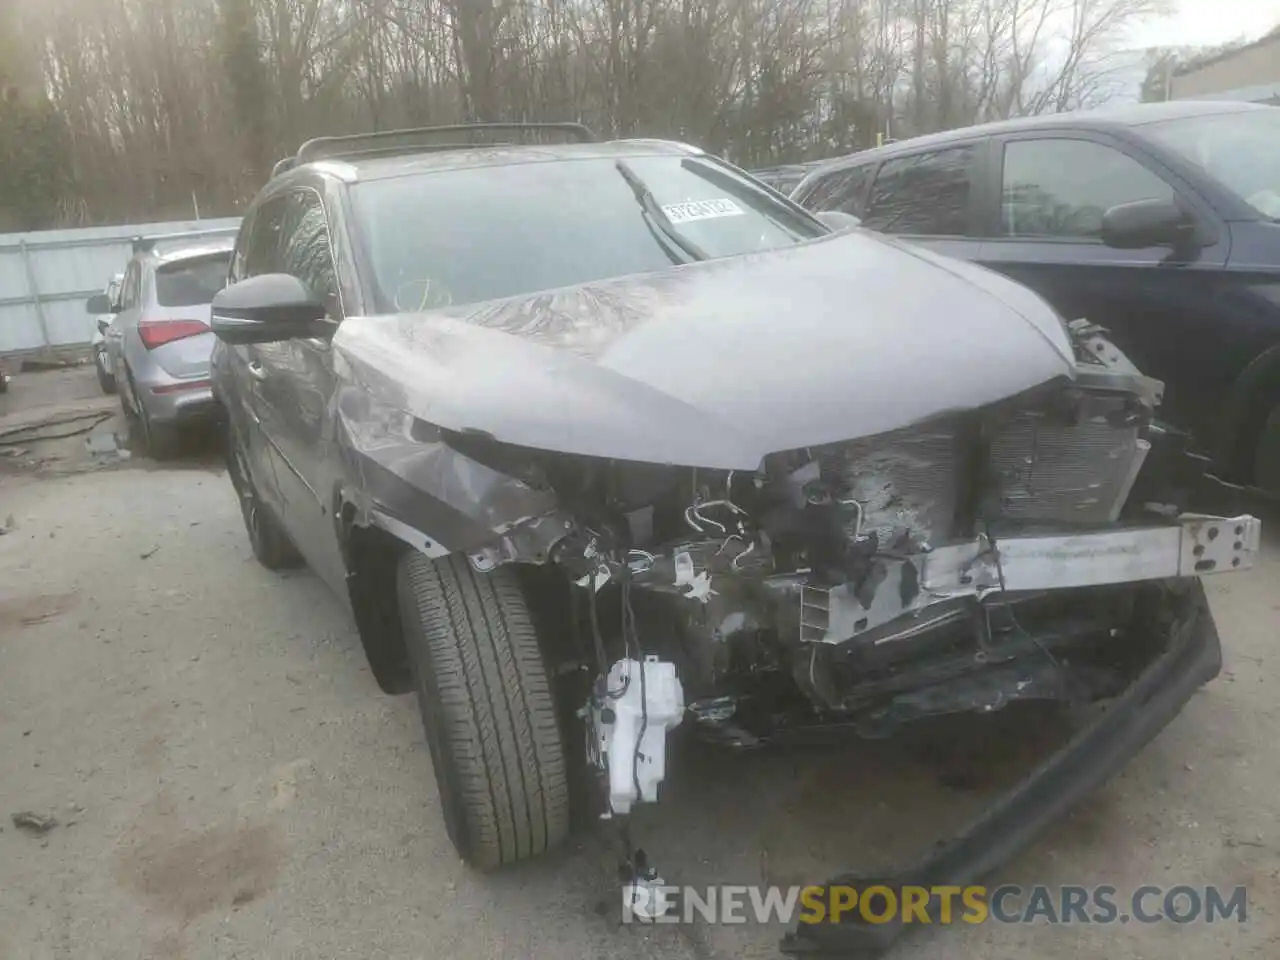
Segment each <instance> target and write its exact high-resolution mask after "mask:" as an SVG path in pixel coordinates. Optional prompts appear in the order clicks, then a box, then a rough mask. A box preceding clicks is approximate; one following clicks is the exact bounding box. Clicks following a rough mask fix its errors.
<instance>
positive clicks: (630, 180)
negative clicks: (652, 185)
mask: <svg viewBox="0 0 1280 960" xmlns="http://www.w3.org/2000/svg"><path fill="white" fill-rule="evenodd" d="M614 166H615V167H617V168H618V172H619V173H620V174H622V179H623V180H625V181H627V186H629V187H630V188H631V192H632V193H633V194H635V198H636V203H638V204H640V209H641V210H643V211H644V215H645V220H646V222H648V224H649V228H650V229H651V230H654V231H656V232H658V233H660V234H661V235H662V236H663V237H665V238H666V239H667V241H668V243H670V244H671V245H673V246H675V247H676V248H677V249H679V250H680V252H681V253H683V254H684V255H685V256H686V257H688V258H689V259H690V260H709V259H711V258H710V256H708V254H707V252H706V251H705V250H703V249H702V248H701V247H700V246H698V245H697V244H696V243H694V242H693V241H692V240H690V239H689V238H688V237H684V236H681V234H680V231H679V230H677V229H676V225H675V224H674V223H672V222H671V218H670V217H668V216H667V214H666V211H664V210H663V209H662V206H661V205H660V204H659V203H658V201H657V200H655V199H654V196H653V191H652V190H650V189H649V187H648V186H647V185H646V184H645V182H644V181H643V180H641V179H640V175H639V174H637V173H636V172H635V171H634V170H632V169H631V167H630V166H628V164H627V162H626V161H625V160H619V161H617V162H616V163H615V164H614Z"/></svg>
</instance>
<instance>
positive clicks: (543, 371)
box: [333, 230, 1074, 470]
mask: <svg viewBox="0 0 1280 960" xmlns="http://www.w3.org/2000/svg"><path fill="white" fill-rule="evenodd" d="M549 242H550V241H549ZM333 348H334V352H335V359H336V367H337V369H338V372H339V375H340V376H341V377H343V378H344V379H346V380H347V381H348V383H347V386H349V387H352V388H357V389H360V390H361V392H364V393H366V395H367V396H368V399H370V400H372V401H374V403H375V405H377V406H383V405H386V406H391V407H394V408H396V409H399V410H403V411H404V412H407V413H409V414H411V415H412V416H414V417H416V418H418V419H421V420H424V421H426V422H428V423H430V424H434V425H437V426H440V427H444V428H446V429H450V430H458V431H461V430H477V431H483V432H485V433H487V434H490V435H492V436H493V437H494V438H496V439H498V440H501V441H504V442H508V443H513V444H519V445H522V446H529V447H536V448H540V449H546V450H555V451H561V452H565V453H576V454H585V455H590V456H602V457H613V458H618V459H625V460H639V461H648V462H656V463H673V464H681V465H689V466H703V467H713V468H721V469H743V470H754V469H756V468H757V467H758V466H759V464H760V462H761V460H762V459H763V458H764V456H765V455H766V454H769V453H773V452H775V451H779V450H788V449H794V448H798V447H805V446H816V445H819V444H823V443H831V442H836V441H840V440H847V439H852V438H855V437H863V436H872V435H875V434H878V433H883V432H885V431H888V430H893V429H896V428H899V427H903V426H907V425H909V424H912V423H915V422H918V421H921V420H925V419H927V418H930V417H932V416H935V415H938V414H940V413H944V412H947V411H952V410H963V409H970V408H974V407H978V406H982V405H985V404H988V403H991V402H994V401H996V400H999V399H1003V398H1005V397H1008V396H1011V395H1013V394H1017V393H1020V392H1022V391H1024V390H1028V389H1030V388H1032V387H1034V386H1037V385H1038V384H1041V383H1044V382H1045V381H1047V380H1050V379H1052V378H1054V377H1061V376H1067V377H1070V376H1071V375H1072V373H1073V370H1074V359H1073V354H1072V348H1071V343H1070V339H1069V337H1068V335H1067V332H1066V330H1065V329H1064V327H1063V325H1062V323H1061V322H1060V320H1059V318H1058V317H1057V315H1056V314H1055V313H1054V311H1053V310H1052V309H1051V308H1050V307H1049V306H1048V305H1047V304H1046V303H1045V302H1044V301H1043V300H1041V299H1040V298H1039V297H1038V296H1036V295H1035V294H1034V293H1032V292H1031V291H1029V290H1027V289H1026V288H1024V287H1021V286H1019V285H1017V284H1015V283H1013V282H1012V281H1009V280H1007V279H1005V278H1003V277H1000V276H999V275H997V274H994V273H992V272H990V271H987V270H984V269H982V268H980V267H975V266H972V265H969V264H965V263H961V262H959V261H955V260H951V259H949V258H945V257H940V256H936V255H934V254H932V253H929V252H927V251H924V250H922V249H920V248H917V247H912V246H908V245H905V244H900V243H897V242H894V241H890V240H886V239H884V238H882V237H878V236H876V235H873V234H870V233H866V232H863V231H857V230H855V231H852V232H846V233H842V234H838V235H835V236H831V237H827V238H823V239H821V240H818V241H813V242H810V243H806V244H802V245H799V246H795V247H790V248H787V249H784V250H778V251H772V252H770V253H765V254H758V255H751V256H744V257H733V258H727V259H723V260H715V261H708V262H705V263H697V264H690V265H687V266H680V267H673V268H672V269H671V270H667V271H661V272H658V273H650V274H644V275H638V276H631V277H625V278H621V279H616V280H607V281H602V282H597V283H590V284H585V285H582V286H576V287H566V288H563V289H558V290H553V291H546V292H542V293H538V294H534V295H531V296H526V297H517V298H512V299H507V300H500V301H489V302H484V303H478V304H471V305H468V306H465V307H452V308H447V309H444V310H438V311H433V312H430V313H421V314H407V315H399V316H386V317H356V318H351V319H348V320H347V321H345V322H344V323H343V324H342V325H341V326H340V327H339V329H338V332H337V334H336V335H335V337H334V340H333Z"/></svg>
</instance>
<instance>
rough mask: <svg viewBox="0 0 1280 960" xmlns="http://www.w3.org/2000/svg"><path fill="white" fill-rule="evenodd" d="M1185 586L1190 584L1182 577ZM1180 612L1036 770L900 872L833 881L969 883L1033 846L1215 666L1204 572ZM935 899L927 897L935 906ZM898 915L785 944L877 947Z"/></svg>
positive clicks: (809, 930) (867, 952)
mask: <svg viewBox="0 0 1280 960" xmlns="http://www.w3.org/2000/svg"><path fill="white" fill-rule="evenodd" d="M1179 586H1180V587H1182V586H1184V585H1183V584H1179ZM1165 602H1166V603H1171V604H1174V605H1175V610H1176V616H1175V619H1174V621H1173V626H1172V628H1171V630H1170V631H1169V640H1168V645H1167V646H1166V648H1165V650H1164V652H1163V653H1161V654H1160V655H1159V656H1158V657H1157V658H1156V659H1155V660H1153V661H1152V662H1151V663H1150V664H1149V665H1148V666H1147V667H1146V669H1144V670H1143V671H1142V672H1141V673H1140V674H1139V675H1138V676H1137V678H1136V679H1135V680H1134V682H1133V683H1132V684H1131V685H1130V686H1129V688H1128V689H1127V690H1126V691H1125V692H1124V693H1123V694H1122V695H1121V696H1119V697H1117V698H1116V699H1115V700H1113V701H1112V702H1111V703H1110V704H1108V706H1107V708H1106V709H1105V711H1103V712H1102V713H1101V714H1100V715H1099V716H1098V717H1097V718H1095V719H1094V720H1093V721H1092V722H1091V723H1090V724H1089V725H1088V726H1086V727H1085V728H1083V729H1082V730H1081V731H1080V732H1079V733H1077V734H1076V735H1075V736H1074V737H1072V739H1071V740H1070V741H1069V742H1068V743H1067V744H1066V745H1065V746H1064V747H1063V748H1062V749H1061V750H1059V751H1058V752H1057V753H1055V754H1054V755H1053V756H1052V757H1050V758H1049V759H1048V760H1046V761H1045V762H1044V763H1042V764H1041V765H1040V766H1039V767H1037V768H1036V769H1035V770H1034V771H1032V772H1031V773H1030V774H1029V775H1028V776H1027V777H1026V778H1025V779H1024V780H1023V781H1022V782H1021V783H1020V784H1019V785H1018V786H1017V787H1016V788H1015V789H1013V790H1012V791H1010V792H1009V793H1008V794H1006V795H1005V796H1004V797H1002V798H1001V799H1000V800H999V801H997V802H996V803H995V804H994V805H993V806H992V807H991V808H990V809H988V810H987V811H986V812H985V813H984V814H983V815H982V816H981V817H980V818H979V819H977V820H975V821H974V822H973V823H971V824H970V825H969V826H968V827H967V828H966V829H965V830H964V831H963V832H961V833H960V835H959V836H957V837H956V838H955V839H953V840H951V841H950V842H948V843H947V844H946V845H945V846H942V847H941V848H939V849H937V850H936V851H935V852H932V853H931V854H930V855H929V856H927V857H926V858H925V859H924V860H923V861H922V862H921V863H918V864H917V865H915V866H914V867H912V868H911V869H910V870H907V871H905V872H904V873H902V874H901V875H899V876H897V877H892V878H889V879H885V878H883V877H876V878H871V877H865V876H859V875H857V874H853V873H846V874H841V875H840V876H837V877H833V878H832V879H831V880H829V881H827V885H828V886H851V887H854V888H856V889H860V890H861V889H865V888H866V887H867V886H868V885H869V884H876V883H878V884H886V885H888V886H889V887H890V888H894V887H902V886H908V885H910V886H921V887H925V888H931V887H935V886H948V885H955V886H964V885H967V884H972V883H977V882H979V881H981V880H982V879H983V878H984V877H985V876H987V875H988V874H989V873H990V872H991V871H992V870H994V869H996V868H997V867H999V866H1000V865H1001V864H1003V863H1005V862H1007V861H1008V860H1009V859H1010V858H1011V857H1013V856H1014V855H1016V854H1017V853H1019V852H1020V851H1022V850H1023V849H1024V848H1025V847H1027V846H1028V845H1029V844H1030V843H1031V841H1032V840H1034V839H1035V837H1036V836H1037V835H1038V834H1039V833H1040V832H1041V831H1042V830H1044V829H1045V828H1046V827H1048V826H1049V825H1050V824H1051V823H1053V822H1054V821H1055V820H1056V819H1058V818H1059V817H1060V816H1062V814H1064V813H1065V812H1066V811H1067V810H1068V809H1069V808H1070V807H1071V806H1072V805H1074V804H1075V803H1076V802H1077V801H1079V800H1080V799H1081V798H1082V797H1084V796H1085V795H1086V794H1088V793H1090V792H1092V791H1093V790H1094V789H1095V788H1097V787H1098V786H1100V785H1101V784H1102V783H1104V782H1105V781H1106V780H1107V779H1108V778H1109V777H1111V775H1112V774H1114V773H1115V772H1116V771H1117V770H1119V769H1120V768H1121V767H1122V766H1124V764H1125V763H1126V762H1127V761H1128V760H1129V758H1130V757H1132V756H1133V755H1134V754H1136V753H1137V752H1138V751H1139V750H1141V749H1142V748H1143V747H1144V746H1146V744H1147V743H1148V742H1149V741H1150V740H1151V739H1153V738H1154V737H1155V735H1156V734H1157V733H1159V732H1160V731H1161V730H1162V729H1164V727H1165V726H1166V725H1167V724H1168V723H1169V721H1170V720H1172V719H1173V718H1174V717H1175V716H1177V714H1178V712H1179V711H1180V710H1181V709H1182V707H1183V705H1184V704H1185V703H1186V702H1187V701H1188V700H1189V699H1191V695H1192V694H1194V693H1195V692H1196V690H1197V689H1199V688H1200V687H1201V686H1202V685H1203V684H1205V683H1207V682H1208V681H1210V680H1212V679H1213V678H1214V677H1216V676H1217V675H1218V671H1219V670H1220V669H1221V668H1222V647H1221V645H1220V643H1219V640H1218V631H1217V628H1216V626H1215V625H1214V622H1213V615H1212V614H1211V613H1210V611H1209V605H1208V601H1207V600H1206V598H1205V595H1204V588H1203V586H1202V585H1201V584H1200V583H1199V581H1192V582H1190V583H1188V584H1185V589H1183V590H1182V591H1181V592H1179V593H1178V594H1177V595H1174V596H1168V597H1166V598H1165ZM938 910H939V904H938V903H937V902H936V901H935V902H934V903H931V904H930V905H929V913H930V915H932V916H937V915H938ZM904 927H905V925H904V924H903V923H902V922H901V920H900V919H897V918H895V919H894V920H892V921H890V922H887V923H883V924H876V925H871V924H865V923H861V922H856V921H855V922H843V923H834V924H832V923H820V924H800V925H799V926H798V927H797V928H796V929H795V930H794V931H792V932H790V933H788V934H787V935H786V936H785V937H784V938H783V940H782V944H781V946H782V950H783V952H784V953H790V954H800V953H822V954H827V955H837V956H854V957H858V956H863V957H865V956H875V955H877V954H880V953H882V952H884V951H885V950H887V949H888V948H889V947H890V946H891V945H892V944H893V942H894V941H895V940H896V939H897V937H898V936H899V935H900V934H901V933H902V932H903V929H904Z"/></svg>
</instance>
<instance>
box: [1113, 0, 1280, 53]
mask: <svg viewBox="0 0 1280 960" xmlns="http://www.w3.org/2000/svg"><path fill="white" fill-rule="evenodd" d="M1174 2H1175V3H1176V4H1177V10H1178V12H1177V13H1176V14H1174V15H1173V16H1170V17H1164V18H1161V19H1159V20H1150V21H1148V22H1146V23H1144V24H1142V26H1140V27H1135V28H1134V30H1133V31H1132V34H1131V36H1132V40H1133V45H1134V46H1135V47H1171V46H1181V45H1182V44H1194V45H1197V46H1199V45H1206V46H1207V45H1210V44H1215V43H1225V42H1226V41H1228V40H1234V39H1236V38H1237V37H1245V38H1247V39H1249V40H1256V39H1257V38H1258V37H1260V36H1262V35H1263V34H1264V33H1266V32H1267V31H1268V30H1270V29H1271V28H1272V27H1274V26H1276V25H1278V24H1280V0H1174Z"/></svg>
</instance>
